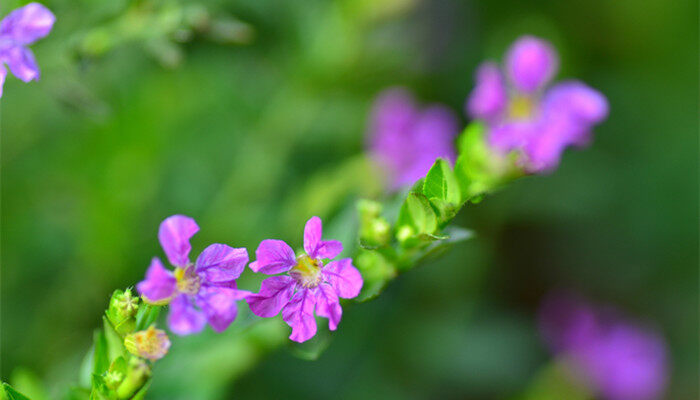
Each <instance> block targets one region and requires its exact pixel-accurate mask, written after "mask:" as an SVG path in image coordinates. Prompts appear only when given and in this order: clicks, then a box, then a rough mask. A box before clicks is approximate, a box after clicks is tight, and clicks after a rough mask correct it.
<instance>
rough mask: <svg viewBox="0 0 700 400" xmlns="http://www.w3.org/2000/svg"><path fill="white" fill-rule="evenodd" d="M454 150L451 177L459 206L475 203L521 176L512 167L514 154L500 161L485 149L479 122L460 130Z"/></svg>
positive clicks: (514, 167)
mask: <svg viewBox="0 0 700 400" xmlns="http://www.w3.org/2000/svg"><path fill="white" fill-rule="evenodd" d="M457 148H458V151H459V156H458V157H457V162H456V163H455V175H456V177H457V181H458V183H459V187H460V190H461V200H462V201H463V202H465V201H471V202H474V203H478V202H479V201H481V199H482V197H483V195H484V194H487V193H489V192H492V191H494V190H497V189H499V188H500V187H501V186H503V185H504V184H506V183H508V182H510V181H512V180H513V179H515V178H517V177H520V176H522V170H521V169H520V168H518V166H517V165H516V164H515V160H516V158H515V154H513V155H510V156H506V157H503V156H501V155H499V154H495V153H494V151H493V150H492V149H491V148H490V147H489V145H488V143H487V142H486V127H485V126H484V125H483V124H482V123H480V122H472V123H471V124H469V125H468V126H467V127H466V128H465V129H464V132H463V133H462V134H461V135H460V137H459V139H458V143H457Z"/></svg>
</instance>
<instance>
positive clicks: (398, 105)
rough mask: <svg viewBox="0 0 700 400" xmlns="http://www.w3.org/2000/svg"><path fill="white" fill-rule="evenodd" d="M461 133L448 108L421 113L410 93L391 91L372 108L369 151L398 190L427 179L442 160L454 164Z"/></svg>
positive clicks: (434, 106) (392, 186)
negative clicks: (426, 175) (429, 173)
mask: <svg viewBox="0 0 700 400" xmlns="http://www.w3.org/2000/svg"><path fill="white" fill-rule="evenodd" d="M457 133H459V125H458V120H457V117H456V116H455V115H454V113H453V112H452V111H451V110H450V109H448V108H447V107H444V106H441V105H430V106H428V107H426V108H424V109H422V110H421V109H419V108H418V106H417V105H416V102H415V100H414V98H413V96H412V95H411V94H410V93H409V92H408V91H407V90H406V89H403V88H392V89H387V90H385V91H383V92H382V93H380V94H379V96H378V97H377V99H376V100H375V102H374V105H373V108H372V116H371V122H370V126H369V132H368V145H369V151H370V153H371V154H372V156H373V157H374V158H375V160H376V161H377V162H378V163H379V164H380V165H381V166H382V167H383V168H384V169H385V171H386V174H387V176H388V178H389V180H390V186H391V188H392V189H398V188H400V187H403V186H409V185H412V184H413V183H415V182H416V181H417V180H419V179H421V178H423V177H424V176H425V174H427V173H428V170H430V167H431V166H432V165H433V163H434V162H435V159H437V158H438V157H443V158H445V159H448V160H450V161H451V162H453V163H454V161H455V149H454V139H455V136H457Z"/></svg>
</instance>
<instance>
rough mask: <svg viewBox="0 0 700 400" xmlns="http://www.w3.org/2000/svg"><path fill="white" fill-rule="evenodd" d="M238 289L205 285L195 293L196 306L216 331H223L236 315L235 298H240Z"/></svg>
mask: <svg viewBox="0 0 700 400" xmlns="http://www.w3.org/2000/svg"><path fill="white" fill-rule="evenodd" d="M238 292H239V291H238V290H235V289H231V288H227V287H223V286H209V285H205V286H202V287H201V288H200V289H199V293H197V300H196V301H197V306H199V308H200V309H202V311H203V312H204V315H205V316H206V317H207V322H209V325H211V327H212V329H214V330H215V331H216V332H219V333H221V332H223V331H225V330H226V328H228V326H229V325H231V322H233V320H235V319H236V316H237V315H238V307H236V300H237V299H238V298H240V297H241V296H240V293H238Z"/></svg>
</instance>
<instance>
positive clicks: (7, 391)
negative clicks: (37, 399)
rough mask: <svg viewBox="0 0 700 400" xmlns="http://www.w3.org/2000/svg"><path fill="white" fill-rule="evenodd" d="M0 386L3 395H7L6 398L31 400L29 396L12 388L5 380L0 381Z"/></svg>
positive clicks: (8, 399) (9, 399)
mask: <svg viewBox="0 0 700 400" xmlns="http://www.w3.org/2000/svg"><path fill="white" fill-rule="evenodd" d="M2 388H3V390H4V391H5V396H7V400H31V399H30V398H29V397H27V396H25V395H23V394H22V393H20V392H18V391H16V390H15V389H13V388H12V386H10V385H8V384H7V383H5V382H3V383H2Z"/></svg>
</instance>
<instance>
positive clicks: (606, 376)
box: [540, 292, 668, 400]
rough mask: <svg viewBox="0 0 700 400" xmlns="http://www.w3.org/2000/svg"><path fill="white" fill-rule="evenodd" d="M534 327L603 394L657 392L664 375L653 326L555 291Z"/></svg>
mask: <svg viewBox="0 0 700 400" xmlns="http://www.w3.org/2000/svg"><path fill="white" fill-rule="evenodd" d="M540 329H541V332H542V335H543V337H544V339H545V341H546V343H547V345H548V346H549V347H550V349H551V350H552V351H553V352H554V353H557V354H562V355H565V356H567V357H568V358H569V359H570V360H571V361H572V362H573V363H574V364H575V366H576V369H577V370H579V371H581V372H582V373H583V375H584V376H583V377H582V378H584V380H585V381H587V382H589V383H590V384H591V386H592V389H593V390H595V391H597V392H598V393H599V394H600V395H601V396H602V397H603V398H605V399H608V400H653V399H658V398H660V397H661V396H662V394H663V391H664V388H665V387H666V382H667V378H668V377H667V374H668V371H667V365H668V364H667V350H666V343H665V342H664V340H663V338H662V337H661V336H660V335H658V334H657V333H655V332H654V331H652V330H649V329H647V328H644V327H641V326H639V325H637V324H634V323H632V322H630V321H628V320H626V319H624V318H622V317H621V316H619V315H618V314H616V313H615V312H614V311H612V310H609V309H603V308H595V307H594V306H592V305H590V304H588V303H587V302H585V301H584V300H582V299H580V298H579V297H577V296H575V295H572V294H568V293H560V292H556V293H553V294H551V295H549V296H548V297H547V298H546V299H545V301H544V302H543V304H542V306H541V308H540Z"/></svg>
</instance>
